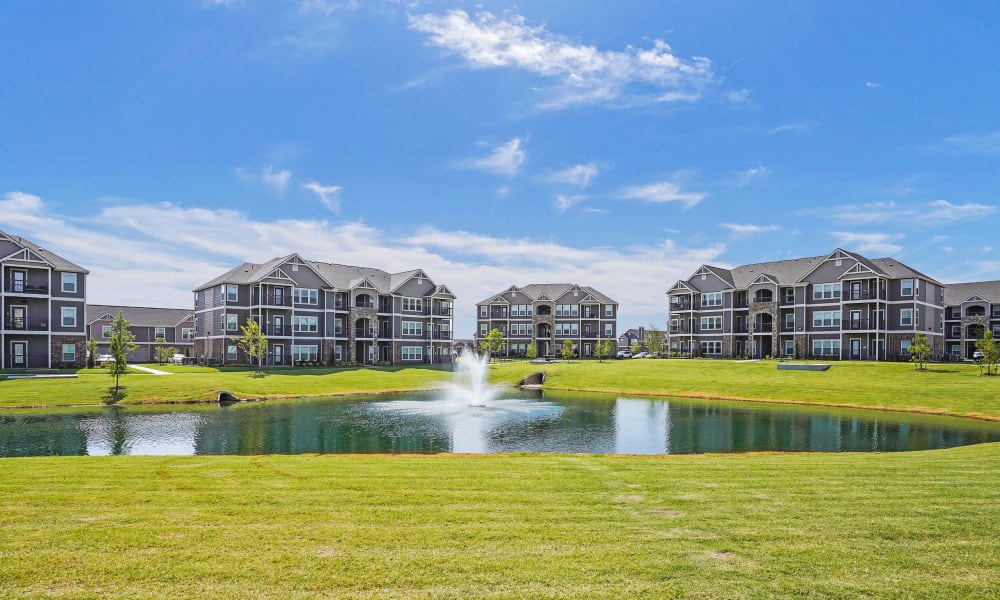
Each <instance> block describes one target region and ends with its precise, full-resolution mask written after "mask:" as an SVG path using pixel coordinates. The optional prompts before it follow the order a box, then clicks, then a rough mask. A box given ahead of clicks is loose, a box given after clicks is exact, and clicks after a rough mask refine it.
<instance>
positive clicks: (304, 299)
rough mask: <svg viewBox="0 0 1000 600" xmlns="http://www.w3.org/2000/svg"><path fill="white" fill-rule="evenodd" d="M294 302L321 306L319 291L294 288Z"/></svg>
mask: <svg viewBox="0 0 1000 600" xmlns="http://www.w3.org/2000/svg"><path fill="white" fill-rule="evenodd" d="M292 302H294V303H295V304H313V305H316V304H319V290H310V289H306V288H292Z"/></svg>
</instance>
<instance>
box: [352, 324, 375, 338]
mask: <svg viewBox="0 0 1000 600" xmlns="http://www.w3.org/2000/svg"><path fill="white" fill-rule="evenodd" d="M354 337H356V338H370V337H375V328H374V327H355V328H354Z"/></svg>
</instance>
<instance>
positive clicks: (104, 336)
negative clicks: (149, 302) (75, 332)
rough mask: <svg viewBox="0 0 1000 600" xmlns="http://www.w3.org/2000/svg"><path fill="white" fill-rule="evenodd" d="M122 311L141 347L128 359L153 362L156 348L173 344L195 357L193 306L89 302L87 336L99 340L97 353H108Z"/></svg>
mask: <svg viewBox="0 0 1000 600" xmlns="http://www.w3.org/2000/svg"><path fill="white" fill-rule="evenodd" d="M118 313H121V314H122V315H123V316H124V317H125V319H126V320H127V321H128V322H129V323H130V324H131V326H132V327H131V331H132V334H133V335H134V336H135V343H136V344H137V347H136V348H135V349H134V350H132V351H131V352H129V353H128V356H127V359H128V362H153V361H154V360H156V354H155V349H156V347H157V346H159V345H161V344H160V343H159V342H157V340H160V339H162V340H164V341H163V343H162V345H164V346H173V347H174V348H175V349H176V350H177V352H178V353H179V354H183V355H185V356H193V352H194V311H192V310H191V309H189V308H150V307H144V306H113V305H108V304H88V305H87V339H88V340H89V339H93V340H94V341H96V342H97V354H107V353H108V350H109V348H108V336H109V335H110V331H111V321H112V320H113V319H114V318H115V317H116V316H118Z"/></svg>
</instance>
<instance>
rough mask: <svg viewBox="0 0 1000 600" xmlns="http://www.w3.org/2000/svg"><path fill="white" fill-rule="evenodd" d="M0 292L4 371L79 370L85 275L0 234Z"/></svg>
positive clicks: (82, 350)
mask: <svg viewBox="0 0 1000 600" xmlns="http://www.w3.org/2000/svg"><path fill="white" fill-rule="evenodd" d="M0 269H2V272H3V289H2V291H0V310H2V312H3V329H2V330H0V364H2V365H3V368H6V369H33V368H55V367H59V366H72V367H78V366H83V365H84V364H85V362H86V358H87V345H86V332H85V325H84V314H85V311H84V307H85V305H86V292H87V273H88V271H87V270H86V269H84V268H82V267H80V266H79V265H75V264H73V263H71V262H70V261H68V260H66V259H65V258H63V257H61V256H59V255H57V254H55V253H53V252H50V251H48V250H46V249H45V248H42V247H41V246H40V245H38V244H36V243H34V242H31V241H28V240H26V239H24V238H22V237H18V236H16V235H9V234H6V233H4V232H2V231H0Z"/></svg>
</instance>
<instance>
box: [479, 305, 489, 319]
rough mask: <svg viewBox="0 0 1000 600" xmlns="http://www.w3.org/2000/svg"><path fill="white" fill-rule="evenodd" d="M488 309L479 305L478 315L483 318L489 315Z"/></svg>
mask: <svg viewBox="0 0 1000 600" xmlns="http://www.w3.org/2000/svg"><path fill="white" fill-rule="evenodd" d="M488 311H489V309H488V308H487V307H485V306H480V307H479V316H480V317H483V318H485V317H488V316H489V312H488Z"/></svg>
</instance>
